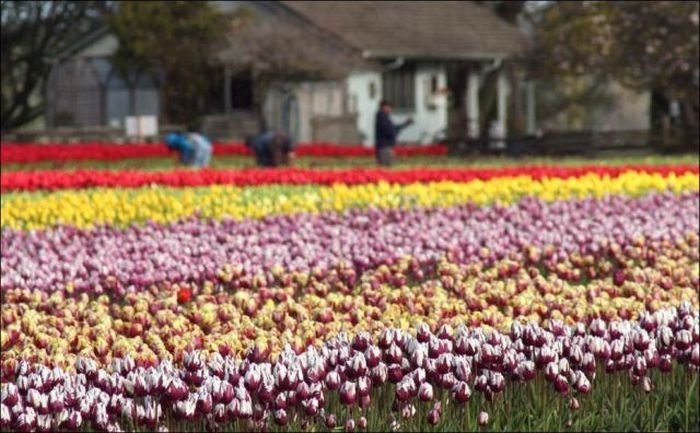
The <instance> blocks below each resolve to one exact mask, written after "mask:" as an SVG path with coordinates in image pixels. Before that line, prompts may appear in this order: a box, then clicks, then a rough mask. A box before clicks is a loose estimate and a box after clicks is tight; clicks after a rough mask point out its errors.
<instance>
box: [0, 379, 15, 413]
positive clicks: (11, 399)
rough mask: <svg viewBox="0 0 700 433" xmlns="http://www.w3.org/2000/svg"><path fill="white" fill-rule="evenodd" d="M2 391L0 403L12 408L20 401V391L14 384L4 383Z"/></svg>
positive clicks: (0, 392)
mask: <svg viewBox="0 0 700 433" xmlns="http://www.w3.org/2000/svg"><path fill="white" fill-rule="evenodd" d="M0 386H2V388H1V389H0V402H2V403H3V404H5V405H7V407H12V406H14V405H15V404H17V402H18V401H19V390H18V389H17V386H15V384H14V383H3V384H2V385H0Z"/></svg>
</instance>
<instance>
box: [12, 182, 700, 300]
mask: <svg viewBox="0 0 700 433" xmlns="http://www.w3.org/2000/svg"><path fill="white" fill-rule="evenodd" d="M698 198H699V196H698V193H697V192H693V193H684V194H680V195H674V194H671V193H656V192H652V193H650V194H648V195H645V196H642V197H638V198H630V197H625V196H609V197H606V198H601V199H597V200H592V199H583V200H580V199H577V200H568V201H555V202H546V201H543V200H539V199H533V198H526V199H523V200H521V201H520V202H518V203H515V204H512V205H510V206H500V205H495V206H487V207H477V206H475V205H473V204H468V205H461V206H457V207H449V208H434V209H431V208H418V209H404V210H401V209H395V210H380V209H373V210H350V211H346V212H343V213H332V212H331V213H324V214H319V215H313V214H298V215H293V216H281V215H278V216H271V217H267V218H264V219H262V220H251V219H245V220H240V221H234V220H230V219H225V220H222V221H205V220H202V219H197V218H193V219H188V220H185V221H180V222H177V223H173V224H168V225H160V224H146V225H143V226H132V227H130V228H127V229H118V228H114V227H109V226H102V227H99V228H95V229H92V230H82V229H76V228H73V227H58V228H55V229H46V230H41V231H37V232H28V231H21V230H11V229H5V230H4V231H3V233H2V240H1V244H0V246H1V253H0V254H1V258H2V262H3V272H2V276H1V277H0V290H7V289H11V288H26V289H37V290H45V291H54V290H65V288H66V287H67V286H69V287H71V289H72V290H73V291H75V292H88V293H102V291H103V290H106V289H107V287H112V285H113V284H116V285H117V287H118V289H119V290H120V291H125V290H129V291H131V290H144V289H147V288H148V287H150V286H151V285H153V284H160V283H162V282H164V281H168V282H170V283H182V282H187V281H194V282H197V283H198V284H202V283H203V282H204V281H214V282H215V281H217V280H218V276H219V274H220V272H221V269H222V268H223V267H224V266H225V265H227V264H235V267H236V268H239V269H240V274H241V275H242V276H243V275H246V276H247V278H249V279H252V278H253V277H255V276H258V277H259V278H264V279H268V278H269V279H270V282H271V281H272V273H273V272H274V271H277V270H282V271H285V272H289V271H292V272H303V273H307V274H308V273H310V272H311V271H312V270H314V269H318V270H321V271H327V270H328V269H329V268H331V267H333V266H334V265H338V264H343V263H347V267H349V268H350V269H352V270H353V271H354V272H355V273H357V274H361V273H363V272H364V271H366V270H368V269H375V268H377V267H379V266H380V265H382V264H391V263H394V262H396V261H397V260H398V259H400V258H401V257H402V256H404V255H406V254H410V255H411V256H412V257H413V258H415V260H416V261H417V263H418V264H419V266H426V265H430V264H433V263H435V262H436V261H437V260H438V259H439V258H441V257H443V256H445V257H448V258H449V259H450V260H451V261H454V262H455V263H459V264H465V263H480V264H483V265H486V266H490V265H492V264H493V263H495V262H496V261H498V260H500V259H503V258H508V259H509V260H511V261H513V262H515V263H519V264H523V263H527V262H528V261H530V260H533V259H534V260H535V261H540V260H542V259H547V260H551V261H552V262H553V263H556V264H559V263H561V264H562V265H563V266H565V267H569V266H570V261H571V260H572V259H573V258H574V257H587V256H588V257H590V258H591V259H592V260H594V261H595V262H597V263H599V262H600V261H601V260H603V259H604V258H605V257H607V256H609V255H610V254H611V250H610V248H611V247H612V245H616V248H618V249H619V250H620V251H622V252H623V254H631V253H630V251H631V250H633V249H634V248H643V250H642V251H641V252H639V254H642V255H643V256H644V257H646V258H650V257H652V256H653V255H655V254H658V252H659V251H661V250H663V248H665V246H666V245H668V244H669V243H671V244H678V245H679V248H680V245H682V244H686V245H689V246H690V247H691V248H692V247H693V246H697V244H698V234H697V222H698V220H699V219H700V203H699V200H698ZM668 209H673V212H669V211H668ZM485 246H488V247H485ZM634 258H635V257H634V256H629V257H627V259H628V260H633V259H634ZM572 277H573V276H572ZM579 277H580V276H579ZM112 280H114V281H112ZM107 281H112V283H110V284H107Z"/></svg>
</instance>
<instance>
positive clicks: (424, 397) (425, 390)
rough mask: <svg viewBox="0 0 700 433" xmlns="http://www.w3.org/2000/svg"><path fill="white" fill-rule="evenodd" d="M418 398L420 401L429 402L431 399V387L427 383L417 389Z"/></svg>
mask: <svg viewBox="0 0 700 433" xmlns="http://www.w3.org/2000/svg"><path fill="white" fill-rule="evenodd" d="M418 398H420V399H421V401H430V400H432V399H433V386H432V385H431V384H429V383H427V382H424V383H422V384H421V385H420V388H419V389H418Z"/></svg>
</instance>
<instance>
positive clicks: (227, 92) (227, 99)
mask: <svg viewBox="0 0 700 433" xmlns="http://www.w3.org/2000/svg"><path fill="white" fill-rule="evenodd" d="M224 107H225V109H226V113H227V114H228V113H230V112H231V68H229V67H228V66H226V68H225V69H224Z"/></svg>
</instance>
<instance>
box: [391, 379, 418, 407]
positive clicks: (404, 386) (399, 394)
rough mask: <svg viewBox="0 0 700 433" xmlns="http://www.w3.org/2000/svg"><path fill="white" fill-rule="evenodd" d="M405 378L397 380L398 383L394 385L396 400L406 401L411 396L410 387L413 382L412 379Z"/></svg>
mask: <svg viewBox="0 0 700 433" xmlns="http://www.w3.org/2000/svg"><path fill="white" fill-rule="evenodd" d="M406 379H408V378H406ZM406 379H404V380H402V381H401V382H399V384H398V385H397V386H396V392H395V395H396V399H397V400H398V401H407V400H408V399H409V398H411V394H412V387H413V386H414V384H413V381H412V380H406Z"/></svg>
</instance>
